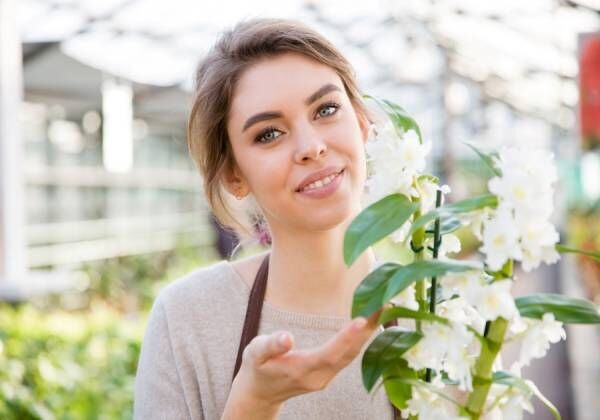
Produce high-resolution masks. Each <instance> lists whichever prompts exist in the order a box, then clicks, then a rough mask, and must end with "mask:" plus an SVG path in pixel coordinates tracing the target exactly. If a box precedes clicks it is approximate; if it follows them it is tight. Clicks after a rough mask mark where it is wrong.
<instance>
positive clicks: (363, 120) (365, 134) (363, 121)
mask: <svg viewBox="0 0 600 420" xmlns="http://www.w3.org/2000/svg"><path fill="white" fill-rule="evenodd" d="M356 117H357V119H358V125H359V127H360V132H361V135H362V140H363V143H366V142H367V139H368V138H369V126H370V125H371V122H370V121H369V118H368V117H367V115H366V114H365V113H364V112H363V111H362V110H360V109H357V110H356Z"/></svg>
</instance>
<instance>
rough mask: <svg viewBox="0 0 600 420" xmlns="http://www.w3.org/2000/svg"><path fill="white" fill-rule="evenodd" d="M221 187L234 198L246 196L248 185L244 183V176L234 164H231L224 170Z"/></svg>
mask: <svg viewBox="0 0 600 420" xmlns="http://www.w3.org/2000/svg"><path fill="white" fill-rule="evenodd" d="M223 185H224V186H225V189H227V191H228V192H229V193H230V194H232V195H234V196H236V197H244V196H246V195H248V192H249V188H248V183H247V182H246V179H245V178H244V175H243V174H242V172H241V171H240V169H239V168H238V166H237V164H236V163H233V164H232V165H231V166H230V167H229V168H228V169H226V170H225V174H224V176H223Z"/></svg>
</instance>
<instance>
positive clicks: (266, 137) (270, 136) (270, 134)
mask: <svg viewBox="0 0 600 420" xmlns="http://www.w3.org/2000/svg"><path fill="white" fill-rule="evenodd" d="M277 133H279V134H277ZM281 134H282V132H281V131H280V130H278V129H276V128H275V127H267V128H265V129H264V130H262V131H261V132H260V133H259V134H258V135H257V136H256V137H255V139H254V141H255V142H256V143H263V144H265V143H270V142H272V141H273V140H275V139H276V138H277V137H279V136H280V135H281Z"/></svg>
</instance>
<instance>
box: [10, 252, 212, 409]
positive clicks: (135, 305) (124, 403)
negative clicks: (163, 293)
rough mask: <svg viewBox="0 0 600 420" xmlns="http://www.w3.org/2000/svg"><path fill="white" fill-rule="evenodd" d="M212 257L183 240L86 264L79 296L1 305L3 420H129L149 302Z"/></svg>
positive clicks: (74, 292)
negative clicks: (157, 249) (160, 248)
mask: <svg viewBox="0 0 600 420" xmlns="http://www.w3.org/2000/svg"><path fill="white" fill-rule="evenodd" d="M214 257H215V254H214V253H213V251H211V250H207V249H198V248H197V247H192V246H189V245H187V244H186V243H185V242H183V241H180V243H179V244H178V247H177V248H176V249H175V250H172V251H168V252H163V253H156V254H147V255H138V256H128V257H121V258H115V259H112V260H105V261H98V262H92V263H86V264H84V265H83V266H82V267H80V268H79V269H78V270H76V271H75V272H74V275H75V276H76V278H77V279H78V281H77V283H78V284H77V286H76V288H75V290H69V291H67V292H64V293H60V294H55V295H50V296H45V297H43V298H36V299H33V300H32V301H30V302H28V303H24V304H21V305H18V306H11V305H9V304H6V303H2V302H0V419H2V420H21V419H25V420H27V419H44V420H45V419H61V420H71V419H73V420H75V419H86V420H87V419H92V420H93V419H97V420H104V419H111V420H112V419H131V418H132V415H133V397H134V379H135V373H136V369H137V363H138V357H139V352H140V348H141V342H142V336H143V331H144V328H145V323H146V317H147V313H148V310H149V309H150V306H151V304H152V302H153V301H154V299H155V297H156V295H157V293H158V291H159V290H160V289H161V288H162V287H163V286H164V285H165V284H166V283H168V282H170V281H172V280H174V279H176V278H178V277H180V276H181V275H183V274H185V273H188V272H190V271H192V270H193V269H196V268H198V267H200V266H202V265H205V264H207V263H209V262H210V261H211V260H214Z"/></svg>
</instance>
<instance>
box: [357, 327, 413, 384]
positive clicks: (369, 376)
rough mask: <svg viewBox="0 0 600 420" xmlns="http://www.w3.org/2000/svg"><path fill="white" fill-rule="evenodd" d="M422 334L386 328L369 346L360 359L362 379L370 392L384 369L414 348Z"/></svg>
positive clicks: (398, 328)
mask: <svg viewBox="0 0 600 420" xmlns="http://www.w3.org/2000/svg"><path fill="white" fill-rule="evenodd" d="M421 337H423V334H421V333H420V332H416V331H407V330H405V329H404V328H402V327H389V328H386V329H385V331H383V332H382V333H381V334H379V335H378V336H377V337H375V339H374V340H373V341H372V342H371V343H370V344H369V347H367V349H366V350H365V353H364V355H363V358H362V379H363V384H364V386H365V388H366V390H367V391H371V389H372V388H373V386H374V385H375V383H376V382H377V379H379V377H380V376H381V375H382V373H383V371H384V370H385V369H386V367H388V366H390V365H391V364H393V363H395V361H396V360H397V359H399V358H400V356H401V355H402V354H404V352H405V351H407V350H408V349H410V348H411V347H412V346H414V345H415V344H416V343H417V342H418V341H419V340H420V339H421Z"/></svg>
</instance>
